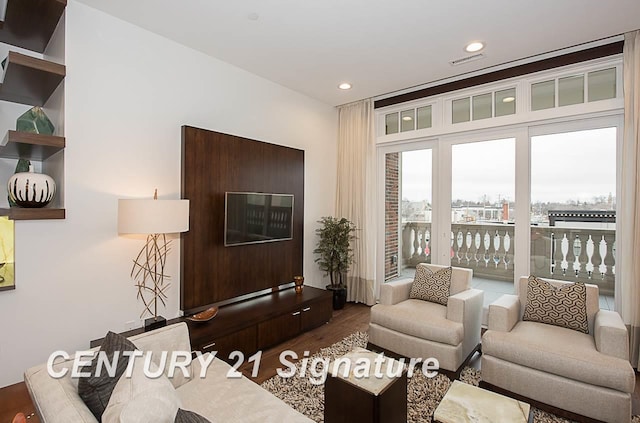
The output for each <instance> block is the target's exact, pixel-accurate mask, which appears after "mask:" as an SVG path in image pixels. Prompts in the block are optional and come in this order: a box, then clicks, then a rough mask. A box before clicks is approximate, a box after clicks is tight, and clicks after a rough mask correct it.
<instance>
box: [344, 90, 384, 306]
mask: <svg viewBox="0 0 640 423" xmlns="http://www.w3.org/2000/svg"><path fill="white" fill-rule="evenodd" d="M373 121H374V119H373V102H372V101H371V100H370V99H367V100H362V101H358V102H355V103H350V104H346V105H344V106H340V107H338V186H337V190H336V217H338V218H340V217H346V218H347V219H349V220H351V221H352V222H353V223H354V224H355V225H356V227H357V228H358V230H357V232H356V237H357V239H356V240H355V242H354V245H353V247H354V248H353V250H354V259H355V260H354V264H353V266H351V269H350V270H349V273H348V274H347V301H355V302H361V303H365V304H368V305H373V304H375V280H376V277H375V276H376V275H375V271H376V262H375V260H376V226H375V223H376V219H375V212H376V204H375V184H376V168H375V137H374V126H373Z"/></svg>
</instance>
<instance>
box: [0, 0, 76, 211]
mask: <svg viewBox="0 0 640 423" xmlns="http://www.w3.org/2000/svg"><path fill="white" fill-rule="evenodd" d="M66 5H67V2H66V0H8V1H7V8H6V14H5V20H4V21H3V22H0V42H2V43H6V44H10V45H14V46H18V47H22V48H25V49H28V50H32V51H35V52H38V53H43V52H44V51H45V48H46V47H47V45H48V44H49V41H50V40H51V38H52V36H53V34H54V32H55V29H56V26H57V25H58V22H59V21H60V18H61V16H62V14H63V13H64V9H65V7H66ZM3 59H4V58H0V60H3ZM65 75H66V68H65V66H64V65H62V64H59V63H54V62H51V61H48V60H43V59H39V58H36V57H32V56H28V55H25V54H22V53H18V52H15V51H10V52H9V55H8V56H7V62H6V65H5V70H4V76H3V78H2V83H1V84H0V100H5V101H9V102H13V103H19V104H26V105H30V106H44V105H45V103H47V101H48V100H49V98H50V97H51V96H52V94H53V93H54V92H55V91H56V89H57V88H58V86H59V85H60V83H61V82H62V81H63V80H64V78H65ZM6 134H7V135H6V136H5V137H4V140H3V141H2V144H0V157H1V158H9V159H28V160H32V161H33V160H35V161H41V162H43V167H44V164H45V162H46V161H48V160H49V159H50V157H51V156H53V155H55V154H56V153H59V152H61V151H62V150H64V148H65V139H64V137H59V136H49V135H37V134H31V133H23V132H17V131H13V130H9V131H7V133H6ZM50 160H51V161H53V160H55V162H54V163H55V164H54V167H56V168H62V166H61V165H60V164H61V163H62V159H61V156H60V155H58V156H56V159H53V158H51V159H50ZM58 176H60V177H57V178H55V179H56V183H58V184H61V183H62V180H63V179H64V178H63V177H62V176H61V175H58ZM58 192H63V189H62V187H61V186H59V187H58ZM54 201H56V200H54ZM57 203H59V204H60V205H61V204H62V203H63V201H60V200H59V201H57ZM0 216H8V217H9V218H10V219H16V220H17V219H64V218H65V210H64V209H63V208H54V207H52V206H51V205H49V206H47V207H45V208H33V209H27V208H19V207H11V208H10V207H6V208H0Z"/></svg>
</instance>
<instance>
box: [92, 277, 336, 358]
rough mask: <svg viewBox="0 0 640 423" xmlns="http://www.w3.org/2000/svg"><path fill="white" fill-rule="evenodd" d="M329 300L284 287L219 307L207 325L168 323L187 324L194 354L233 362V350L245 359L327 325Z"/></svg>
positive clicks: (317, 292) (326, 294)
mask: <svg viewBox="0 0 640 423" xmlns="http://www.w3.org/2000/svg"><path fill="white" fill-rule="evenodd" d="M332 299H333V295H332V294H331V292H330V291H326V290H324V289H318V288H314V287H311V286H305V287H304V290H303V292H302V293H301V294H296V293H295V290H294V289H293V288H287V289H283V290H280V291H276V292H272V293H270V294H266V295H262V296H260V297H257V298H253V299H250V300H246V301H242V302H238V303H233V304H229V305H225V306H222V307H220V310H219V312H218V315H217V316H216V317H214V318H213V319H211V320H209V321H208V322H192V321H190V320H187V319H185V318H184V317H179V318H176V319H171V320H169V321H168V323H167V324H175V323H179V322H187V326H188V327H189V337H190V339H191V347H192V348H193V349H194V351H202V352H211V351H217V357H218V358H220V359H222V360H225V361H233V360H230V359H229V354H230V353H231V352H232V351H240V352H242V353H243V354H244V355H245V357H248V356H249V355H251V354H253V353H255V352H256V351H258V350H264V349H266V348H269V347H272V346H274V345H277V344H279V343H281V342H283V341H286V340H287V339H290V338H293V337H295V336H297V335H299V334H300V333H303V332H306V331H308V330H310V329H313V328H315V327H318V326H320V325H322V324H324V323H326V322H328V321H329V320H330V319H331V316H332V314H333V306H332ZM142 332H144V328H138V329H134V330H130V331H128V332H125V333H123V335H124V336H127V337H128V336H132V335H136V334H139V333H142ZM101 343H102V339H96V340H93V341H91V343H90V346H91V348H93V347H97V346H99V345H100V344H101Z"/></svg>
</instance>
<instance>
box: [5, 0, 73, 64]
mask: <svg viewBox="0 0 640 423" xmlns="http://www.w3.org/2000/svg"><path fill="white" fill-rule="evenodd" d="M66 6H67V0H8V2H7V12H6V14H5V20H4V22H1V21H0V42H2V43H7V44H11V45H14V46H17V47H22V48H26V49H28V50H32V51H37V52H39V53H43V52H44V49H45V48H46V47H47V44H49V40H51V36H52V35H53V31H55V29H56V26H57V25H58V21H59V20H60V17H61V16H62V13H63V12H64V9H65V7H66ZM0 60H1V59H0Z"/></svg>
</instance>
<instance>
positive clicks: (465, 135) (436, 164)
mask: <svg viewBox="0 0 640 423" xmlns="http://www.w3.org/2000/svg"><path fill="white" fill-rule="evenodd" d="M611 67H616V75H617V80H616V94H617V96H616V98H615V99H610V100H600V101H596V102H591V103H589V102H588V93H587V92H586V91H585V102H584V103H582V104H576V105H571V106H563V107H554V108H551V109H544V110H538V111H535V112H531V111H530V104H531V99H530V93H531V91H530V87H531V84H532V83H535V82H539V81H546V80H549V79H558V78H560V77H564V76H565V75H575V74H576V73H580V72H583V73H584V74H585V76H586V74H587V73H588V72H593V71H596V70H602V69H607V68H611ZM585 84H586V77H585ZM513 87H515V88H516V101H517V102H516V114H515V115H507V116H500V117H494V118H490V119H482V120H479V121H473V120H472V121H470V122H464V123H457V124H451V113H450V112H451V101H452V100H453V99H457V98H461V97H465V96H468V97H472V96H473V95H478V94H482V93H487V92H495V91H501V90H503V89H508V88H513ZM556 87H557V83H556ZM556 89H557V88H556ZM557 101H558V100H557V96H556V104H557ZM428 104H431V105H432V125H433V126H432V128H428V129H424V130H415V131H407V132H404V133H402V132H399V133H398V134H393V135H384V116H385V114H387V113H390V112H392V111H398V113H399V112H400V111H401V110H407V109H409V108H412V107H413V108H417V107H422V106H423V105H428ZM438 109H439V112H438V113H437V111H438ZM436 113H437V119H436ZM623 116H624V101H623V98H622V62H621V57H619V55H618V56H616V57H614V58H607V59H606V60H604V59H598V60H594V61H590V62H589V63H586V64H579V65H574V66H568V67H565V68H562V69H560V70H557V69H556V70H550V71H544V72H541V73H539V74H535V75H532V76H529V77H526V78H520V79H518V80H517V82H515V83H514V81H513V80H509V81H501V82H500V83H492V84H487V85H486V86H480V87H474V88H472V89H466V90H461V91H460V92H455V93H451V94H449V95H447V96H438V97H436V98H429V99H426V100H423V101H419V100H415V101H412V102H407V103H402V104H399V105H394V106H389V107H386V108H381V109H379V110H376V119H377V122H382V127H381V128H380V125H379V124H378V130H379V132H378V134H379V135H378V137H377V139H376V142H377V154H378V174H379V175H382V177H379V178H378V188H377V194H378V207H379V209H378V213H379V214H378V215H379V216H382V217H384V216H385V210H384V198H385V186H384V182H385V177H384V175H385V173H384V172H385V170H384V169H385V161H384V159H385V155H386V154H387V153H393V152H404V151H411V150H419V149H424V148H431V149H432V160H433V167H432V169H433V170H432V185H433V186H432V195H433V197H432V204H433V215H432V230H431V240H432V256H431V257H432V263H434V264H442V265H449V264H450V262H451V258H450V251H449V250H450V237H451V171H452V154H451V152H452V146H453V145H456V144H461V143H470V142H480V141H488V140H495V139H502V138H515V139H516V148H515V166H516V171H515V179H516V180H515V184H516V185H515V189H516V193H515V200H514V201H515V215H516V226H515V238H516V240H515V245H514V260H515V261H514V283H515V282H516V280H517V278H518V277H519V276H523V275H528V274H529V269H530V262H529V261H530V249H531V246H530V237H531V234H530V232H531V230H530V216H529V207H530V203H531V159H530V154H531V137H532V136H537V135H543V134H550V133H559V132H573V131H581V130H589V129H597V128H603V127H616V128H617V137H618V140H617V151H618V154H617V163H616V166H617V180H616V187H617V188H616V198H617V199H618V201H617V202H616V204H617V205H618V207H619V203H620V202H619V199H620V193H621V188H620V187H621V170H620V169H621V151H622V135H623ZM436 122H437V124H436ZM380 129H382V130H381V131H380ZM380 134H382V135H380ZM421 134H424V136H419V135H421ZM443 175H449V176H448V177H447V176H443ZM398 215H399V216H400V215H401V214H400V213H399V214H398ZM384 220H385V219H384V218H382V219H379V223H378V228H377V230H378V247H377V248H378V254H379V256H378V257H384V251H385V250H384V249H385V222H384ZM616 230H617V232H618V233H619V228H618V227H616ZM401 242H402V240H401V237H399V242H398V244H399V249H400V251H402V245H401ZM616 247H617V255H618V256H619V255H620V254H622V252H620V247H619V246H618V245H617V246H616ZM400 260H401V259H400V258H399V260H398V262H400ZM377 275H378V276H377V281H376V285H377V291H376V292H379V291H378V290H379V286H380V285H381V284H382V283H383V282H384V261H383V260H378V269H377ZM619 280H620V278H619V273H618V274H616V282H615V284H616V285H615V291H616V292H615V303H616V309H619V307H620V304H621V300H620V298H619V296H618V292H620V289H619V288H620V287H619ZM515 287H516V289H517V284H515Z"/></svg>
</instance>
